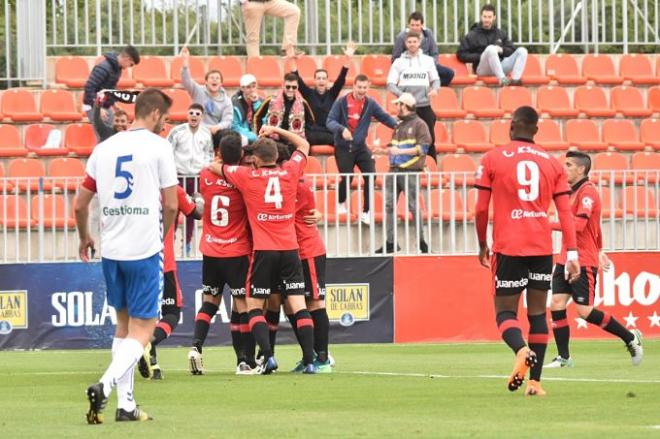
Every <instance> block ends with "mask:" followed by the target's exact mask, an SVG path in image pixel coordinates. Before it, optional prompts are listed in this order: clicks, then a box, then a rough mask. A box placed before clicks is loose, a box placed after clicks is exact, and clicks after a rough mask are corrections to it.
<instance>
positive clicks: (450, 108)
mask: <svg viewBox="0 0 660 439" xmlns="http://www.w3.org/2000/svg"><path fill="white" fill-rule="evenodd" d="M431 108H433V112H434V113H435V115H436V116H437V117H439V118H446V119H462V118H464V117H465V116H466V115H467V111H465V110H464V109H462V108H461V107H460V105H459V103H458V96H457V95H456V91H455V90H454V89H453V88H450V87H440V89H439V90H438V93H437V94H436V95H435V96H432V97H431Z"/></svg>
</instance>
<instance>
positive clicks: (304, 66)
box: [257, 55, 335, 86]
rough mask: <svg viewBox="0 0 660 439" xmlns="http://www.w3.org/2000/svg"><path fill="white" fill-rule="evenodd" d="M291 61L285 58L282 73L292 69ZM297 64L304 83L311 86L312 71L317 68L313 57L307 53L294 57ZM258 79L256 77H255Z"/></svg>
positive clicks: (330, 79)
mask: <svg viewBox="0 0 660 439" xmlns="http://www.w3.org/2000/svg"><path fill="white" fill-rule="evenodd" d="M291 64H292V62H291V61H289V60H287V61H285V62H284V73H289V72H290V71H291V69H292V65H291ZM296 64H297V66H298V74H299V75H300V77H301V78H303V80H304V81H305V84H307V85H309V86H311V85H312V84H313V81H314V72H316V70H317V69H318V68H319V67H318V65H317V64H316V60H315V59H314V57H312V56H309V55H302V56H300V57H298V59H296ZM257 80H258V79H257ZM328 80H329V81H334V80H335V78H328Z"/></svg>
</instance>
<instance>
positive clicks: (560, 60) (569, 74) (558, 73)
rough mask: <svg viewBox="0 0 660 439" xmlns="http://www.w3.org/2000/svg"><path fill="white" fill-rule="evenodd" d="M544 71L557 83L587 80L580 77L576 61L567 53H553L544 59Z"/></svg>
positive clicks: (583, 81)
mask: <svg viewBox="0 0 660 439" xmlns="http://www.w3.org/2000/svg"><path fill="white" fill-rule="evenodd" d="M545 73H546V74H547V75H548V76H549V77H550V78H552V79H553V80H555V81H557V82H558V83H559V84H562V85H563V84H567V85H579V84H584V83H586V82H587V78H584V77H582V75H581V74H580V68H579V67H578V64H577V61H576V60H575V58H573V56H571V55H569V54H562V53H559V54H553V55H550V56H548V58H546V60H545Z"/></svg>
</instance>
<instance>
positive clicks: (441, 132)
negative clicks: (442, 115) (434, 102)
mask: <svg viewBox="0 0 660 439" xmlns="http://www.w3.org/2000/svg"><path fill="white" fill-rule="evenodd" d="M433 132H434V133H435V151H436V152H438V153H440V152H456V144H455V143H452V142H450V141H449V133H448V132H447V127H446V126H445V124H444V123H436V124H435V126H434V127H433Z"/></svg>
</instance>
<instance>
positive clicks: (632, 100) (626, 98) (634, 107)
mask: <svg viewBox="0 0 660 439" xmlns="http://www.w3.org/2000/svg"><path fill="white" fill-rule="evenodd" d="M611 96H612V107H614V109H615V110H616V112H617V113H621V114H623V115H624V116H625V117H648V116H650V115H651V114H652V113H653V112H652V111H651V109H650V108H647V107H645V106H644V97H643V96H642V93H641V92H640V91H639V89H638V88H636V87H629V86H626V85H622V86H618V87H614V88H613V89H612V95H611Z"/></svg>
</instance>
